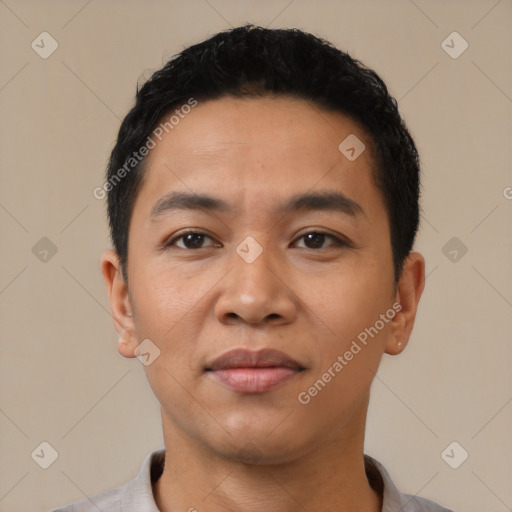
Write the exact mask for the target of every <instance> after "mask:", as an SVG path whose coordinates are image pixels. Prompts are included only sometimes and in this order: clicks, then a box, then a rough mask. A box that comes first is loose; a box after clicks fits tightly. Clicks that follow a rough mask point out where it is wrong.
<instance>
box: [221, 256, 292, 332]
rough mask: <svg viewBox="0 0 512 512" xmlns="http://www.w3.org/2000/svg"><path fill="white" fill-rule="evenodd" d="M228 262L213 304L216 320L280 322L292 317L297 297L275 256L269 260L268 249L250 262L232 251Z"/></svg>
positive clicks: (230, 321)
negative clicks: (221, 285)
mask: <svg viewBox="0 0 512 512" xmlns="http://www.w3.org/2000/svg"><path fill="white" fill-rule="evenodd" d="M230 263H231V265H230V268H231V271H230V272H229V273H228V274H227V276H226V278H225V279H223V281H222V284H223V287H222V290H221V293H220V296H219V298H218V300H217V302H216V304H215V315H216V317H217V319H218V320H219V321H220V322H222V323H225V324H236V323H240V322H242V323H247V324H252V325H260V324H263V323H271V324H272V325H280V324H286V323H289V322H293V321H294V320H295V318H296V315H297V304H298V299H297V297H296V295H295V293H294V292H293V290H292V286H291V283H290V282H289V281H290V279H289V277H288V278H287V276H286V272H284V271H283V268H280V267H279V266H277V265H276V261H275V258H274V261H272V258H271V254H270V250H269V249H264V250H263V252H262V253H261V254H260V255H259V256H258V257H257V258H256V260H254V261H252V262H250V263H249V262H247V261H245V260H244V259H243V258H242V257H240V256H239V254H238V253H236V252H234V254H233V257H232V258H231V261H230ZM281 267H282V266H281ZM287 281H288V282H287Z"/></svg>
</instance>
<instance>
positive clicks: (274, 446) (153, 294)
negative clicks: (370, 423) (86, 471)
mask: <svg viewBox="0 0 512 512" xmlns="http://www.w3.org/2000/svg"><path fill="white" fill-rule="evenodd" d="M349 134H355V135H356V136H357V137H358V138H359V139H360V140H361V141H363V142H364V144H365V146H366V150H365V151H364V152H363V153H362V154H361V155H360V156H359V157H358V158H357V159H356V160H355V161H353V162H351V161H349V160H348V159H347V158H346V157H345V156H344V155H343V154H342V153H341V152H340V151H339V150H338V145H339V144H340V142H341V141H343V140H344V139H345V138H346V137H347V136H348V135H349ZM147 164H148V165H147V171H146V174H145V177H144V180H143V183H142V187H141V189H140V191H139V194H138V196H137V198H136V202H135V206H134V211H133V216H132V219H131V224H130V231H129V247H128V266H127V272H128V286H127V284H126V283H125V282H124V280H123V278H122V273H121V271H120V267H119V260H118V258H117V255H116V254H115V252H113V251H107V252H106V253H105V254H104V255H103V257H102V271H103V276H104V279H105V282H106V286H107V290H108V294H109V299H110V305H111V309H112V313H113V316H114V321H115V327H116V329H117V331H118V332H119V334H120V338H119V352H120V354H121V355H123V356H125V357H128V358H130V357H135V356H136V354H137V352H136V348H137V346H138V345H139V343H141V341H142V340H144V339H147V338H149V339H150V340H151V341H152V342H153V343H154V344H155V345H156V346H157V347H158V348H159V350H160V356H159V357H158V358H157V359H155V360H154V362H152V363H151V364H150V365H148V366H144V370H145V372H146V375H147V378H148V380H149V383H150V385H151V387H152V389H153V392H154V393H155V395H156V397H157V399H158V400H159V402H160V404H161V411H162V425H163V432H164V441H165V448H166V461H165V470H164V472H163V474H162V476H161V477H160V479H159V480H158V481H157V482H156V484H154V487H153V493H154V496H155V501H156V503H157V505H158V507H159V508H160V510H162V511H163V512H171V511H172V512H173V511H177V510H189V509H191V508H195V509H196V510H198V511H201V510H208V511H209V512H216V511H226V510H230V511H231V510H233V511H235V510H236V511H239V510H248V511H252V512H257V511H258V512H259V511H261V512H263V511H265V512H272V511H280V512H283V511H296V510H302V508H303V509H305V510H308V511H311V512H314V511H323V510H337V511H341V512H343V511H351V512H354V511H366V512H368V511H374V512H375V511H379V510H380V509H381V506H382V501H381V500H382V498H381V497H380V496H378V495H377V493H376V492H374V491H373V490H372V489H371V487H370V486H369V483H368V480H367V478H366V475H365V472H364V464H363V443H364V431H365V421H366V412H367V408H368V400H369V394H370V386H371V383H372V380H373V377H374V374H375V373H376V371H377V369H378V366H379V362H380V360H381V357H382V356H383V354H384V353H387V354H391V355H395V354H398V353H399V352H401V350H403V348H404V347H405V346H406V344H407V341H408V340H409V336H410V334H411V331H412V328H413V324H414V319H415V314H416V309H417V306H418V301H419V299H420V296H421V293H422V291H423V283H424V273H425V266H424V259H423V257H422V256H421V255H420V254H419V253H416V252H412V253H411V254H410V255H409V257H408V258H407V260H406V262H405V265H404V269H403V271H402V274H401V276H400V280H399V282H398V284H396V283H395V282H394V274H393V264H392V250H391V244H390V234H389V223H388V218H387V213H386V209H385V206H384V202H383V197H382V195H381V192H380V191H379V190H378V188H377V187H376V185H375V184H374V182H373V179H372V170H371V169H372V159H371V140H370V139H369V138H368V136H367V135H366V133H365V132H364V130H362V129H361V127H360V126H359V125H358V124H357V123H355V122H354V121H352V120H351V119H349V118H347V117H345V116H343V115H341V114H339V113H335V112H329V111H324V110H320V109H319V108H318V107H317V106H315V105H312V104H310V103H307V102H305V101H303V100H298V99H292V98H282V97H281V98H271V97H266V98H258V99H234V98H222V99H218V100H213V101H209V102H205V103H199V104H198V106H197V107H195V108H194V109H193V110H192V112H191V113H190V114H188V115H187V116H186V117H185V118H184V119H182V120H181V121H180V123H179V125H177V126H176V127H175V128H174V129H173V130H172V131H171V132H169V134H167V135H165V137H164V138H163V139H162V141H161V142H160V143H159V144H158V145H157V147H156V148H154V149H153V150H152V151H151V153H150V155H149V156H148V161H147ZM172 191H183V192H189V193H190V192H193V193H195V194H208V195H211V196H215V197H218V198H221V199H223V200H225V201H226V202H228V203H229V204H230V206H231V207H232V209H233V212H231V213H225V212H215V213H211V212H208V211H206V210H175V211H169V212H166V213H162V214H161V215H159V216H158V217H157V218H156V219H152V218H151V210H152V208H153V206H154V205H155V203H157V201H158V200H159V199H160V198H162V197H163V196H164V195H165V194H167V193H169V192H172ZM318 191H337V192H341V193H343V194H344V195H345V196H347V197H348V198H350V199H351V200H353V201H355V202H356V203H358V205H359V206H360V207H361V210H362V213H359V214H358V215H349V214H347V213H344V212H340V211H322V210H311V211H296V212H281V213H280V214H276V213H275V208H276V206H278V205H279V204H281V203H284V202H285V201H286V200H287V199H288V198H290V197H291V196H293V195H295V194H299V193H307V192H318ZM188 228H190V229H193V230H194V231H197V232H200V233H205V234H206V235H207V236H205V237H204V238H202V239H201V238H199V240H200V241H199V248H187V247H191V246H192V247H195V246H194V245H193V244H192V245H191V244H190V243H189V244H188V246H187V245H186V243H187V241H186V240H185V239H183V238H181V239H178V240H177V241H176V242H175V245H171V246H170V247H167V248H166V247H165V246H164V244H165V242H166V241H167V240H169V239H172V238H174V237H175V236H179V235H180V234H183V230H185V229H188ZM310 232H317V233H318V232H328V233H329V234H332V235H334V236H335V237H338V238H340V239H347V240H348V241H349V242H350V245H340V246H337V245H335V243H334V241H333V239H331V238H330V237H329V236H326V237H325V238H322V237H320V239H319V241H318V239H317V242H316V243H313V242H311V241H309V240H308V238H307V237H305V236H304V235H305V234H306V233H310ZM248 236H252V237H253V238H254V239H255V240H256V241H257V242H258V244H259V245H260V246H261V248H262V249H263V252H262V253H261V254H260V255H259V257H258V258H257V259H256V260H255V261H254V262H252V263H247V262H246V261H245V260H244V259H242V258H241V257H240V256H239V254H238V253H237V252H236V248H237V246H238V245H239V244H240V243H241V242H242V241H243V240H244V239H245V238H246V237H248ZM176 244H177V245H176ZM201 244H202V245H201ZM394 303H400V304H401V307H402V309H401V311H400V312H399V313H398V314H396V315H395V316H394V317H393V319H392V320H391V321H389V322H388V323H385V326H384V328H382V329H381V330H380V331H379V333H378V335H376V336H375V337H374V338H373V339H371V340H370V341H369V342H368V344H367V346H365V347H363V348H362V350H361V351H360V352H359V353H358V354H357V355H355V356H354V358H353V359H352V360H351V361H350V362H348V364H347V365H346V366H345V367H344V368H343V370H342V371H341V372H339V373H338V374H336V377H335V378H333V379H332V380H331V382H329V383H328V384H327V385H326V386H325V387H324V388H323V389H322V390H321V391H320V392H318V394H317V395H316V396H315V397H313V398H311V400H310V402H309V403H308V404H306V405H303V404H301V403H300V402H299V401H298V399H297V397H298V394H299V393H300V392H303V391H307V390H308V388H310V387H311V385H312V384H313V383H314V382H315V381H316V380H317V379H319V378H320V377H321V375H322V374H323V373H324V372H325V371H326V370H327V369H328V368H329V367H331V366H332V365H333V363H334V362H335V361H336V360H337V357H338V356H339V355H343V354H344V353H345V352H346V351H347V350H348V349H349V347H350V345H351V343H352V341H353V340H355V339H356V338H357V335H358V334H359V333H360V332H362V331H364V329H365V328H368V327H370V326H373V325H374V324H375V322H376V320H378V319H379V315H381V314H383V313H385V312H386V311H387V310H388V309H390V308H392V305H393V304H394ZM241 347H243V348H248V349H251V350H259V349H261V348H273V349H278V350H281V351H282V352H284V353H286V354H287V355H289V356H290V357H292V358H294V359H295V360H297V361H299V362H300V363H301V365H302V366H303V367H305V370H304V371H302V372H300V373H297V374H296V375H295V376H294V377H293V378H291V379H290V380H288V381H286V382H285V383H283V384H282V385H280V386H279V387H277V388H275V389H273V390H271V391H268V392H265V393H260V394H241V393H237V392H235V391H233V390H232V389H230V388H228V387H227V386H225V385H223V384H221V383H219V382H217V381H216V380H215V379H212V378H211V375H210V374H209V373H208V372H205V371H204V368H205V365H206V364H207V362H208V361H211V360H212V359H213V358H215V357H217V356H218V355H220V354H223V353H225V352H227V351H228V350H230V349H233V348H241ZM248 455H249V459H247V456H248Z"/></svg>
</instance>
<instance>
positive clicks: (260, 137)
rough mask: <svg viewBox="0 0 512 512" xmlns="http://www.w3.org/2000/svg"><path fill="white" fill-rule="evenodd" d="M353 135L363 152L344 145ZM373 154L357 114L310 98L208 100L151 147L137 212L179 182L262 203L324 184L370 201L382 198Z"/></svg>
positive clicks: (190, 187) (194, 188) (248, 202)
mask: <svg viewBox="0 0 512 512" xmlns="http://www.w3.org/2000/svg"><path fill="white" fill-rule="evenodd" d="M354 137H355V138H354ZM347 138H349V139H348V140H349V141H352V142H354V141H355V142H356V144H357V143H358V142H357V141H360V143H361V144H364V147H365V149H364V151H363V152H362V153H361V154H360V155H359V156H358V157H357V158H356V159H355V160H351V159H349V158H347V154H346V153H343V152H342V151H340V148H339V146H340V144H341V143H343V141H345V140H347ZM352 146H353V144H352ZM343 147H344V146H342V149H343ZM361 147H363V146H362V145H361V146H360V147H356V149H357V150H360V149H361ZM349 156H350V153H349ZM372 161H373V160H372V156H371V140H370V139H369V137H368V136H367V134H366V133H365V131H364V130H363V129H362V128H361V127H360V126H359V125H358V124H357V123H356V122H354V121H353V120H351V119H350V118H348V117H346V116H343V115H341V114H339V113H336V112H331V111H326V110H323V109H321V108H320V107H318V106H317V105H314V104H311V103H309V102H306V101H304V100H299V99H294V98H287V97H284V98H283V97H280V98H272V97H265V98H257V99H252V98H251V99H245V98H244V99H238V98H237V99H235V98H231V97H225V98H221V99H217V100H211V101H207V102H204V103H201V102H200V103H199V104H198V105H197V106H196V107H195V108H194V109H193V110H192V111H191V112H190V113H189V114H187V115H186V116H184V117H183V118H181V119H180V121H179V123H178V124H176V125H174V126H173V128H172V129H171V130H169V132H168V133H165V134H164V135H163V137H162V140H161V141H158V142H157V145H156V147H155V148H154V149H152V150H151V152H150V154H149V155H148V157H147V161H146V165H145V168H146V171H145V175H144V179H143V181H142V185H141V188H140V190H139V194H138V197H137V200H136V203H135V208H134V212H135V211H140V210H141V209H143V210H144V211H145V212H146V213H147V212H148V211H150V210H151V208H152V206H153V204H154V202H155V201H157V200H158V199H159V198H161V197H162V196H163V195H164V194H165V193H168V192H170V191H173V190H180V191H183V192H184V191H186V192H192V193H194V192H197V193H200V192H201V193H204V192H208V193H210V194H211V193H215V195H217V196H219V197H223V198H224V199H225V200H226V201H232V202H236V201H238V202H240V201H242V202H243V203H244V204H245V206H247V207H251V208H253V211H254V209H257V208H258V205H262V204H263V203H262V199H263V198H265V199H268V200H271V199H272V198H273V199H275V200H276V201H278V200H284V199H287V198H288V197H289V196H291V195H296V194H300V193H304V192H305V191H307V190H313V189H314V188H315V187H317V188H321V189H322V190H325V189H326V188H327V189H336V190H338V191H340V192H343V193H344V194H345V195H347V196H353V197H357V198H358V200H359V201H362V202H363V203H366V204H367V207H369V206H371V205H372V204H373V205H375V202H376V200H380V197H377V196H380V193H379V192H378V190H377V189H376V187H375V185H374V183H373V179H372V165H373V164H372ZM150 203H151V204H150ZM361 206H363V208H364V204H363V205H361Z"/></svg>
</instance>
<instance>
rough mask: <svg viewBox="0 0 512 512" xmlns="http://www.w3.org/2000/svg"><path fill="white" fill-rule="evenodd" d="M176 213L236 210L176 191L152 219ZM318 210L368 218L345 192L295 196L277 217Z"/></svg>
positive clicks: (161, 202)
mask: <svg viewBox="0 0 512 512" xmlns="http://www.w3.org/2000/svg"><path fill="white" fill-rule="evenodd" d="M176 210H206V211H208V212H212V213H213V212H218V213H232V212H233V210H234V208H232V207H231V206H230V205H229V203H227V202H226V201H224V200H223V199H219V198H216V197H212V196H209V195H200V194H194V193H187V192H176V191H175V192H170V193H169V194H166V195H164V196H163V197H161V198H160V199H159V200H158V201H157V202H156V203H155V204H154V205H153V208H152V209H151V214H150V217H151V219H153V220H156V219H157V218H158V217H159V216H161V215H163V214H166V213H170V212H172V211H176ZM316 210H318V211H337V212H341V213H344V214H346V215H349V216H351V217H356V216H360V215H363V216H365V213H364V210H363V208H362V207H361V206H360V205H359V204H358V203H356V202H355V201H354V200H353V199H350V198H349V197H347V196H345V195H344V194H342V193H341V192H335V191H325V192H315V193H312V192H310V193H304V194H297V195H294V196H292V197H291V198H290V199H288V201H286V202H285V203H283V204H280V205H278V207H277V208H276V210H275V214H277V215H279V214H284V213H288V212H299V211H316Z"/></svg>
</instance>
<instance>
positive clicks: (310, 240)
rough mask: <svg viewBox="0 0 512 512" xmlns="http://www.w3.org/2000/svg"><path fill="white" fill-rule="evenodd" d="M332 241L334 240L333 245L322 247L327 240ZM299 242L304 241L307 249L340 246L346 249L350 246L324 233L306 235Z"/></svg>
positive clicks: (311, 232) (314, 232)
mask: <svg viewBox="0 0 512 512" xmlns="http://www.w3.org/2000/svg"><path fill="white" fill-rule="evenodd" d="M326 239H330V240H333V243H331V244H329V245H327V246H325V247H322V246H323V244H324V242H325V240H326ZM298 240H304V242H305V244H306V249H325V248H326V247H333V246H339V247H344V246H348V243H347V242H345V241H343V240H340V239H339V238H337V237H335V236H334V235H331V234H329V233H322V232H318V231H310V232H309V233H305V234H304V235H302V236H301V237H300V238H299V239H298Z"/></svg>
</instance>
